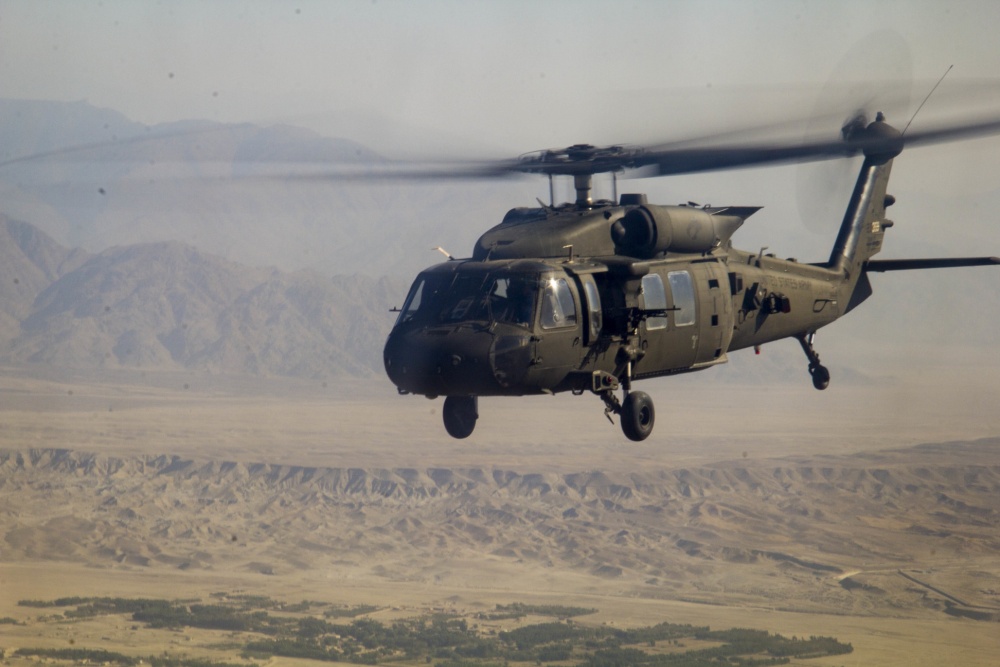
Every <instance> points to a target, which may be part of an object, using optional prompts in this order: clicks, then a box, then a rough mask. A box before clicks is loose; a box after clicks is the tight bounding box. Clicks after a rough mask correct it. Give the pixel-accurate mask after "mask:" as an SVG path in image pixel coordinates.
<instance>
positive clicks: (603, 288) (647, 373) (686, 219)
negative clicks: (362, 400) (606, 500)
mask: <svg viewBox="0 0 1000 667" xmlns="http://www.w3.org/2000/svg"><path fill="white" fill-rule="evenodd" d="M865 132H866V133H867V134H866V135H865V136H867V137H874V138H876V139H878V141H879V143H878V144H872V145H871V147H870V148H864V154H865V160H864V163H863V165H862V167H861V170H860V173H859V174H858V178H857V181H856V184H855V187H854V191H853V194H852V195H851V198H850V200H849V202H848V206H847V210H846V212H845V214H844V218H843V222H842V223H841V226H840V230H839V233H838V236H837V239H836V241H835V242H834V245H833V249H832V251H831V254H830V257H829V259H828V260H826V261H823V262H817V263H814V264H806V263H800V262H798V261H796V260H793V259H780V258H777V257H774V256H772V255H766V254H764V252H763V251H760V252H747V251H743V250H738V249H736V248H734V247H733V244H732V241H731V237H732V235H733V234H734V232H736V231H737V230H738V229H739V227H740V226H741V225H742V224H743V222H744V221H745V220H746V219H747V218H748V217H750V216H751V215H753V214H754V213H755V212H756V211H758V210H759V208H758V207H748V206H728V207H714V208H713V207H696V206H657V205H652V204H649V203H647V201H646V198H645V196H644V195H635V194H632V195H622V197H621V199H620V200H619V201H598V202H591V201H590V199H589V172H588V173H586V174H584V175H585V176H586V177H585V178H584V177H580V176H579V175H578V176H576V177H575V184H576V186H577V194H578V198H577V201H576V203H574V204H566V205H563V206H559V207H544V206H543V207H541V208H519V209H513V210H511V211H510V212H508V214H507V215H506V216H505V218H504V220H503V221H502V222H501V223H500V224H499V225H497V226H496V227H494V228H492V229H490V230H489V231H487V232H486V233H484V234H483V235H482V236H481V237H480V239H479V240H478V242H477V243H476V246H475V247H474V249H473V255H472V257H471V258H470V259H467V260H449V261H447V262H444V263H441V264H438V265H436V266H433V267H431V268H428V269H427V270H425V271H423V272H421V273H420V275H419V276H418V277H417V279H416V280H415V281H414V283H413V286H412V287H411V289H410V292H409V294H408V296H407V298H406V301H405V303H404V305H403V307H402V309H401V310H400V313H399V317H398V319H397V321H396V325H395V326H394V328H393V330H392V332H391V333H390V335H389V338H388V340H387V342H386V345H385V352H384V362H385V368H386V372H387V373H388V375H389V378H390V379H391V380H392V382H393V383H394V384H395V385H396V387H397V388H398V389H399V391H400V393H406V394H418V395H424V396H428V397H437V396H445V397H446V400H445V404H444V410H443V413H442V414H443V416H444V422H445V427H446V429H447V430H448V432H449V433H450V434H451V435H453V436H454V437H458V438H464V437H467V436H468V435H469V434H471V433H472V430H473V428H474V426H475V422H476V419H477V417H478V397H480V396H520V395H530V394H552V393H558V392H566V391H572V392H575V393H584V392H588V391H589V392H592V393H594V394H596V395H598V396H599V397H600V398H601V400H602V401H604V403H605V406H606V409H605V413H606V414H607V415H608V417H609V419H610V417H611V415H612V414H615V415H618V416H620V418H621V426H622V429H623V431H624V432H625V435H626V436H627V437H629V438H630V439H632V440H642V439H644V438H646V437H647V436H648V435H649V434H650V433H651V431H652V427H653V421H654V416H655V413H654V410H653V404H652V400H651V399H650V398H649V396H647V395H646V394H644V393H643V392H633V391H632V382H633V381H635V380H641V379H644V378H652V377H658V376H665V375H673V374H678V373H688V372H692V371H697V370H701V369H705V368H710V367H712V366H715V365H718V364H721V363H724V362H726V361H727V355H728V353H730V352H732V351H734V350H740V349H745V348H750V347H757V346H760V345H763V344H765V343H769V342H771V341H775V340H779V339H782V338H795V339H797V340H798V341H799V343H800V344H801V345H802V349H803V351H804V352H805V354H806V357H807V360H808V370H809V375H810V376H811V377H812V382H813V385H814V386H815V387H816V388H817V389H825V388H826V386H827V385H828V384H829V381H830V373H829V371H828V370H827V369H826V368H825V367H824V366H823V365H822V364H820V361H819V355H818V354H817V353H816V351H815V350H814V349H813V336H814V335H815V333H816V331H817V330H818V329H820V328H822V327H824V326H826V325H827V324H830V323H831V322H833V321H834V320H836V319H837V318H838V317H841V316H843V315H845V314H847V313H848V312H850V311H851V310H852V309H854V308H855V307H857V306H858V305H859V304H860V303H861V302H863V301H864V300H865V299H867V298H868V296H870V295H871V285H870V283H869V280H868V273H869V272H871V271H894V270H901V269H925V268H941V267H948V266H974V265H982V264H997V263H1000V260H997V259H996V258H993V257H978V258H948V259H919V260H885V261H879V260H874V259H872V257H873V256H874V255H875V254H877V253H878V252H879V251H880V250H881V248H882V243H883V239H884V236H885V233H886V230H887V229H889V228H890V227H892V224H893V223H892V222H891V221H890V220H888V219H886V209H887V208H888V207H889V206H891V205H892V204H893V203H894V201H895V200H894V198H893V197H892V196H890V195H888V194H887V192H886V188H887V186H888V181H889V173H890V171H891V168H892V162H893V158H894V157H895V156H896V155H898V153H899V152H900V150H902V144H901V143H900V137H901V135H900V134H899V133H898V132H897V131H896V130H894V129H893V128H891V127H890V126H888V125H887V124H886V123H885V122H884V120H883V119H882V118H881V116H880V117H879V119H878V120H876V121H875V122H874V123H872V124H870V125H868V126H867V129H866V130H865ZM571 148H572V149H576V148H579V147H571ZM583 148H588V147H583ZM615 150H618V149H615ZM567 164H569V167H567V169H570V168H575V164H576V163H573V162H571V161H570V162H568V163H567ZM589 164H590V163H585V164H584V167H586V168H590V166H589ZM562 165H563V162H559V163H558V165H557V166H556V167H553V168H552V170H551V171H549V172H547V173H549V174H550V175H551V174H552V173H572V172H570V171H565V172H564V171H559V170H561V169H563V167H562ZM584 167H581V169H582V168H584ZM592 171H596V169H594V170H592ZM619 389H620V390H621V391H622V400H619V399H618V398H617V397H616V396H615V392H616V391H618V390H619Z"/></svg>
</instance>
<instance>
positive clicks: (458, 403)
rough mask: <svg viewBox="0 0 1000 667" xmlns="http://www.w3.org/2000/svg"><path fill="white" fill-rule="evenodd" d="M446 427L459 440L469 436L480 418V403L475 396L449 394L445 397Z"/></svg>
mask: <svg viewBox="0 0 1000 667" xmlns="http://www.w3.org/2000/svg"><path fill="white" fill-rule="evenodd" d="M442 416H443V417H444V428H445V430H446V431H448V435H450V436H451V437H453V438H458V439H459V440H461V439H463V438H468V437H469V436H470V435H472V432H473V431H474V430H475V428H476V420H477V419H479V405H478V400H477V399H476V397H475V396H448V397H446V398H445V399H444V410H443V411H442Z"/></svg>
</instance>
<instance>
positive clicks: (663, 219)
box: [611, 204, 743, 259]
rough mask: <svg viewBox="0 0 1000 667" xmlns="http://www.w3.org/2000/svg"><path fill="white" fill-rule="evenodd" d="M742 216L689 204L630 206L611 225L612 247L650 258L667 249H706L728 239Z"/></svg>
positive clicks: (700, 251) (741, 219) (619, 250)
mask: <svg viewBox="0 0 1000 667" xmlns="http://www.w3.org/2000/svg"><path fill="white" fill-rule="evenodd" d="M742 224H743V217H740V216H735V215H725V214H720V213H717V212H714V211H710V210H705V209H700V208H692V207H689V206H655V205H652V204H646V205H643V206H637V207H635V208H633V209H631V210H629V211H628V212H627V213H626V214H625V215H624V217H622V218H621V219H620V220H618V221H617V222H615V223H614V224H613V225H612V226H611V239H612V240H613V241H614V243H615V251H616V252H617V253H618V254H621V255H628V256H631V257H639V258H642V259H651V258H653V257H656V256H658V255H663V254H665V253H667V252H676V253H705V252H709V251H710V250H711V249H712V248H714V247H716V246H717V245H720V244H724V243H727V242H728V241H729V239H730V237H732V235H733V232H735V231H736V230H737V229H739V227H740V225H742Z"/></svg>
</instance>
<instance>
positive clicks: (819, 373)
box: [809, 366, 830, 391]
mask: <svg viewBox="0 0 1000 667" xmlns="http://www.w3.org/2000/svg"><path fill="white" fill-rule="evenodd" d="M809 374H810V375H812V379H813V386H814V387H816V388H817V389H819V390H820V391H822V390H824V389H826V388H827V387H829V386H830V371H829V370H827V368H826V366H816V367H815V368H810V369H809Z"/></svg>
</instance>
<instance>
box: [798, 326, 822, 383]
mask: <svg viewBox="0 0 1000 667" xmlns="http://www.w3.org/2000/svg"><path fill="white" fill-rule="evenodd" d="M815 337H816V333H815V332H813V333H810V334H800V335H798V336H796V338H797V339H798V341H799V344H801V345H802V350H803V351H804V352H805V353H806V357H808V358H809V375H811V376H812V381H813V386H814V387H816V388H817V389H820V390H823V389H826V388H827V387H829V386H830V371H829V370H828V369H827V367H826V366H824V365H823V364H821V363H819V355H818V354H817V353H816V350H814V349H813V339H814V338H815Z"/></svg>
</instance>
